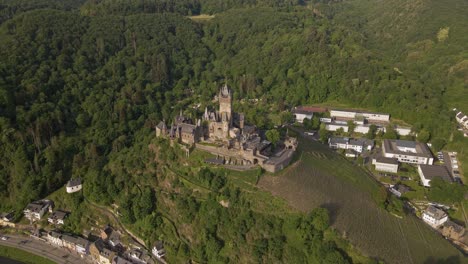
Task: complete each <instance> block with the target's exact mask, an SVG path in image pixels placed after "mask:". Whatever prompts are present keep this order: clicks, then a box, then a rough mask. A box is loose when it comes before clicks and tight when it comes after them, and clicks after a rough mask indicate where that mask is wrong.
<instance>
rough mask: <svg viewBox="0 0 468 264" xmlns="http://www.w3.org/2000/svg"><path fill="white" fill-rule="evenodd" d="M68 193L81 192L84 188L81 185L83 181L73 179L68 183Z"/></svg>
mask: <svg viewBox="0 0 468 264" xmlns="http://www.w3.org/2000/svg"><path fill="white" fill-rule="evenodd" d="M66 188H67V193H74V192H78V191H80V190H81V189H82V188H83V186H82V184H81V179H79V178H78V179H71V180H69V181H68V183H67V187H66Z"/></svg>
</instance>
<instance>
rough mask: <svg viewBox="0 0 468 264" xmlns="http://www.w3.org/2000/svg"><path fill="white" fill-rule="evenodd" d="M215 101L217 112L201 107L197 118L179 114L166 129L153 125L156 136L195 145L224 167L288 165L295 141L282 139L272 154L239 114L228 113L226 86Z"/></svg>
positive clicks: (272, 168) (270, 168) (274, 167)
mask: <svg viewBox="0 0 468 264" xmlns="http://www.w3.org/2000/svg"><path fill="white" fill-rule="evenodd" d="M217 100H218V103H219V109H218V111H208V108H205V113H204V114H203V117H202V118H201V119H197V120H192V119H190V118H187V117H185V116H184V115H183V114H182V111H181V112H180V114H179V115H178V116H176V118H175V119H174V121H173V122H172V123H171V125H170V127H168V126H166V123H165V122H163V121H161V122H160V123H159V124H158V125H157V126H156V136H157V137H168V138H169V139H170V140H171V141H172V142H174V141H175V142H182V143H185V144H188V145H191V146H193V145H195V146H196V147H197V148H199V149H202V150H205V151H208V152H210V153H212V154H214V155H216V156H217V157H218V158H219V159H221V160H222V163H226V164H231V165H252V164H258V165H260V166H261V167H263V168H264V169H265V170H267V171H271V172H276V171H278V170H280V169H282V168H283V167H284V166H286V165H287V164H289V162H290V161H291V159H292V154H293V153H294V151H295V150H296V147H297V140H296V139H295V138H289V137H288V138H286V139H285V140H284V141H283V142H282V144H281V146H283V147H284V148H283V149H280V150H281V151H279V150H277V152H276V153H274V155H272V154H273V153H271V152H272V148H271V143H270V142H268V141H267V140H263V139H262V138H261V137H260V135H259V133H258V130H257V128H256V127H255V126H249V125H246V124H245V120H244V115H243V114H242V113H235V112H233V111H232V91H231V89H229V87H228V86H227V85H224V86H223V87H222V88H221V89H220V91H219V94H218V96H217ZM206 143H210V144H206Z"/></svg>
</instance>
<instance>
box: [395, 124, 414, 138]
mask: <svg viewBox="0 0 468 264" xmlns="http://www.w3.org/2000/svg"><path fill="white" fill-rule="evenodd" d="M395 131H396V132H397V133H398V135H400V136H408V135H410V134H411V127H402V126H395Z"/></svg>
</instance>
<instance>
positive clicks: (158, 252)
mask: <svg viewBox="0 0 468 264" xmlns="http://www.w3.org/2000/svg"><path fill="white" fill-rule="evenodd" d="M151 253H153V255H154V256H155V257H157V258H163V257H164V256H165V255H166V250H165V249H164V244H163V242H162V241H156V243H155V244H154V246H153V249H152V250H151Z"/></svg>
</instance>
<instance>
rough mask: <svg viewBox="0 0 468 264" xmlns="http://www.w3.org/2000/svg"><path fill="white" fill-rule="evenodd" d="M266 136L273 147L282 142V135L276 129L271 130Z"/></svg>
mask: <svg viewBox="0 0 468 264" xmlns="http://www.w3.org/2000/svg"><path fill="white" fill-rule="evenodd" d="M265 136H266V138H267V140H268V141H270V142H271V143H272V144H273V146H276V144H277V143H278V142H279V140H280V133H279V132H278V130H276V129H270V130H268V131H267V132H266V133H265Z"/></svg>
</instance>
